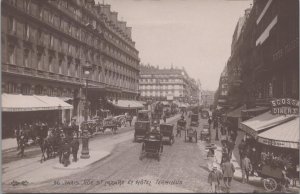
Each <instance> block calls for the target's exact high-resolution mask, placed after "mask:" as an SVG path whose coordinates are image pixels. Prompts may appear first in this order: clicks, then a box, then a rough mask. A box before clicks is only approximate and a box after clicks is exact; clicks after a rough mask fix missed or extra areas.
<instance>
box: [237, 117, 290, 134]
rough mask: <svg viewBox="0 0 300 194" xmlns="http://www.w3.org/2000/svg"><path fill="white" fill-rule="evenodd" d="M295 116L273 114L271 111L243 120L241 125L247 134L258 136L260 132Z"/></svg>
mask: <svg viewBox="0 0 300 194" xmlns="http://www.w3.org/2000/svg"><path fill="white" fill-rule="evenodd" d="M294 118H295V116H294V115H273V114H272V113H271V112H270V111H269V112H265V113H263V114H260V115H258V116H256V117H253V118H251V119H248V120H246V121H243V122H241V124H240V127H241V129H242V130H243V131H245V132H246V133H247V134H249V135H251V136H253V137H254V138H257V136H258V134H259V133H261V132H263V131H265V130H267V129H270V128H272V127H275V126H277V125H280V124H282V123H284V122H287V121H290V120H292V119H294Z"/></svg>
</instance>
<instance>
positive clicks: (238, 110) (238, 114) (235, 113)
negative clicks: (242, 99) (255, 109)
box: [227, 105, 246, 118]
mask: <svg viewBox="0 0 300 194" xmlns="http://www.w3.org/2000/svg"><path fill="white" fill-rule="evenodd" d="M245 108H246V106H245V105H243V106H241V107H239V108H236V109H234V110H232V111H230V112H229V113H227V117H232V118H239V117H241V111H242V110H244V109H245Z"/></svg>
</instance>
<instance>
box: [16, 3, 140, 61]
mask: <svg viewBox="0 0 300 194" xmlns="http://www.w3.org/2000/svg"><path fill="white" fill-rule="evenodd" d="M50 2H51V4H54V5H56V4H55V3H53V2H52V1H50ZM15 7H16V6H15ZM16 8H17V9H20V8H19V7H16ZM57 8H59V9H60V10H62V11H63V12H64V13H67V14H69V16H70V17H72V18H77V17H78V16H77V15H75V14H73V13H72V12H70V11H68V10H67V9H63V8H62V6H59V5H58V6H57ZM21 10H22V11H24V9H21ZM25 11H26V10H25ZM29 13H30V14H31V15H32V16H35V17H36V15H35V14H34V12H30V11H29ZM70 14H71V15H70ZM37 17H38V18H39V19H42V18H41V17H39V16H37ZM78 21H80V20H78ZM51 27H54V28H56V29H58V30H59V31H61V28H60V27H57V26H55V25H51ZM68 34H69V35H70V33H68ZM71 36H72V37H73V38H76V39H78V40H80V37H78V36H77V35H76V34H75V35H74V33H73V34H72V35H71ZM105 38H106V39H107V40H109V41H110V42H111V43H113V44H114V45H115V46H116V47H118V48H122V50H123V51H124V52H126V53H127V54H129V55H130V56H132V57H135V58H138V56H137V55H136V54H135V53H131V52H129V51H128V50H126V49H125V48H124V47H123V46H121V45H120V44H116V43H115V42H114V41H112V40H111V39H110V38H109V37H107V35H105ZM29 39H30V37H29ZM38 43H39V44H41V45H45V44H44V42H43V40H39V41H38ZM93 43H94V42H93ZM91 45H92V43H91ZM93 46H94V47H95V48H96V49H101V48H100V45H98V44H95V45H93ZM64 50H65V49H64ZM76 55H78V53H76ZM123 62H126V63H129V62H127V61H125V60H123ZM129 64H130V63H129Z"/></svg>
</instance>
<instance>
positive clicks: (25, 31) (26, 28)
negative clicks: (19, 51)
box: [24, 24, 30, 40]
mask: <svg viewBox="0 0 300 194" xmlns="http://www.w3.org/2000/svg"><path fill="white" fill-rule="evenodd" d="M24 37H25V40H29V37H30V31H29V25H28V24H25V26H24Z"/></svg>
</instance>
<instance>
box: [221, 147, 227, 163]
mask: <svg viewBox="0 0 300 194" xmlns="http://www.w3.org/2000/svg"><path fill="white" fill-rule="evenodd" d="M227 158H228V148H227V145H226V144H224V145H223V147H222V159H221V164H223V163H224V162H225V161H226V160H227Z"/></svg>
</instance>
